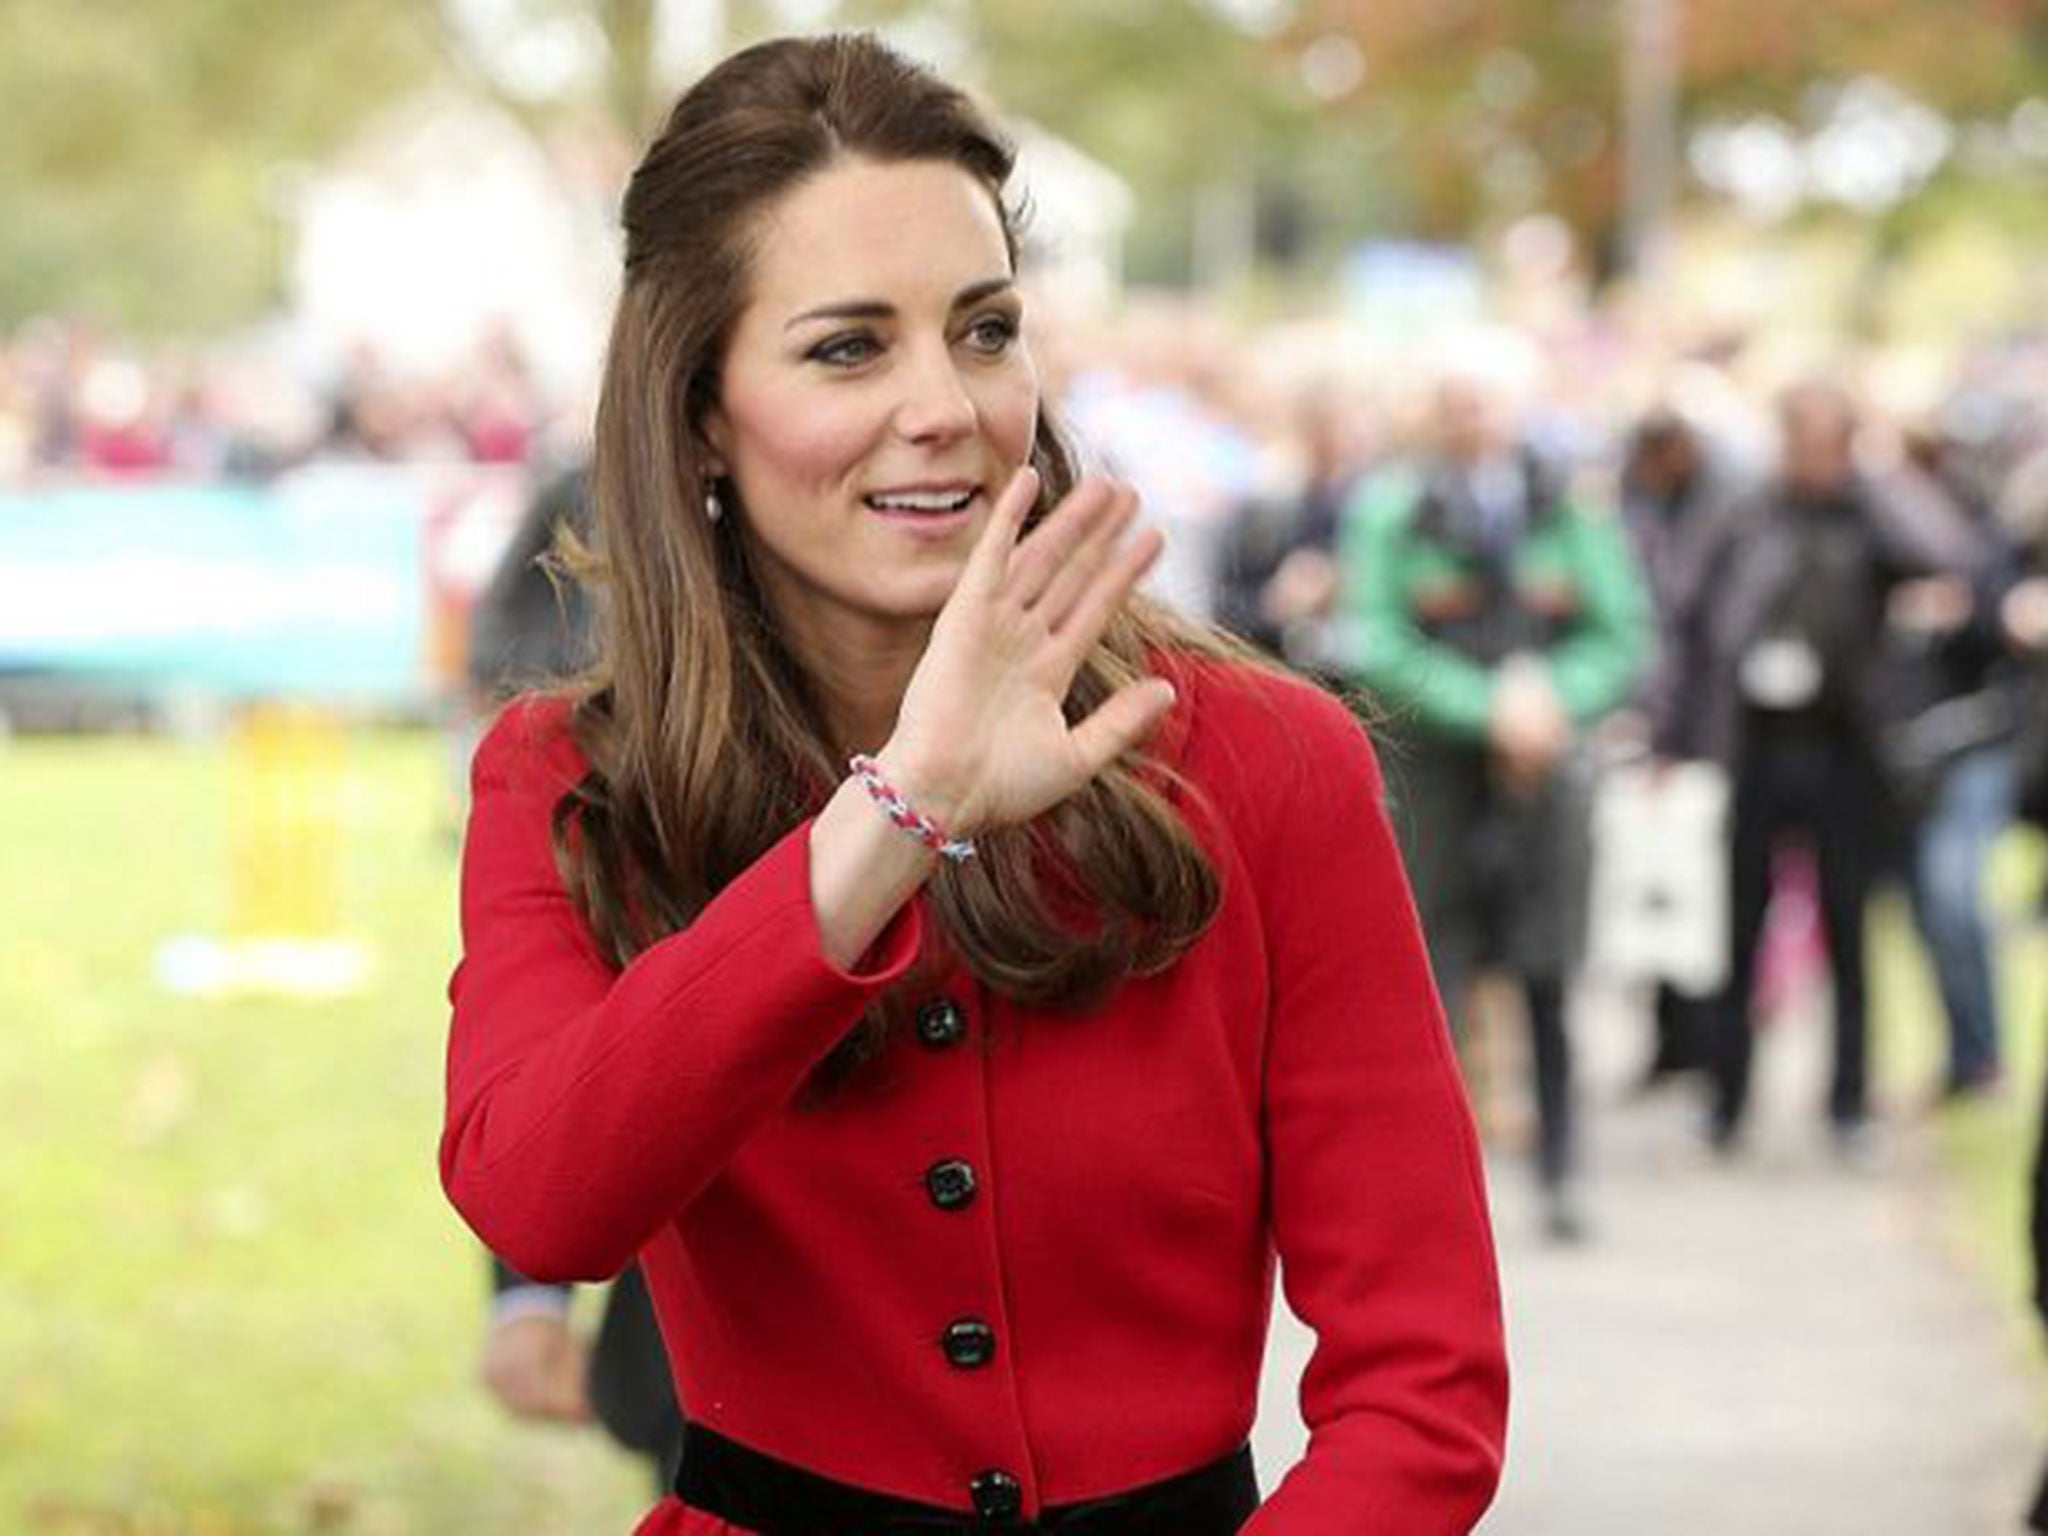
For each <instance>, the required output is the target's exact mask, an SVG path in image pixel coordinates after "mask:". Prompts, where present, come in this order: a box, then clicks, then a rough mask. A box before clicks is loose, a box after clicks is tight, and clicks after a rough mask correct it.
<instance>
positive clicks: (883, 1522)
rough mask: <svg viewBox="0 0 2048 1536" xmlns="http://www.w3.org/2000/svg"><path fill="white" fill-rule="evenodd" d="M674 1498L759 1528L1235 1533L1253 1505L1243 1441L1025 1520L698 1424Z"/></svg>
mask: <svg viewBox="0 0 2048 1536" xmlns="http://www.w3.org/2000/svg"><path fill="white" fill-rule="evenodd" d="M675 1492H676V1497H677V1498H679V1499H681V1500H682V1501H683V1502H684V1503H685V1504H688V1505H689V1506H690V1507H691V1508H693V1509H701V1510H703V1511H704V1512H705V1513H707V1514H713V1515H717V1516H718V1517H719V1518H720V1519H721V1520H730V1521H731V1522H732V1523H733V1524H734V1525H738V1526H743V1527H745V1528H746V1529H747V1530H750V1531H757V1532H759V1533H760V1536H952V1533H959V1536H969V1533H977V1532H1003V1533H1006V1536H1031V1533H1036V1532H1045V1533H1057V1536H1233V1533H1234V1532H1235V1531H1236V1530H1237V1528H1238V1527H1239V1526H1240V1525H1242V1524H1244V1522H1245V1521H1246V1520H1248V1519H1250V1518H1251V1514H1252V1511H1253V1510H1255V1509H1257V1508H1258V1507H1259V1485H1258V1482H1257V1480H1256V1478H1255V1477H1254V1476H1253V1473H1252V1452H1251V1447H1250V1446H1248V1445H1247V1446H1240V1447H1239V1448H1238V1449H1237V1450H1235V1451H1233V1452H1232V1453H1231V1454H1230V1455H1228V1456H1225V1457H1223V1458H1221V1459H1220V1460H1217V1461H1212V1462H1210V1463H1209V1464H1208V1465H1207V1466H1202V1467H1197V1468H1195V1469H1194V1470H1193V1471H1192V1472H1183V1473H1180V1474H1179V1475H1178V1476H1175V1477H1169V1478H1166V1479H1164V1480H1163V1481H1160V1482H1156V1483H1147V1484H1145V1485H1144V1486H1143V1487H1141V1488H1131V1489H1127V1490H1125V1491H1124V1492H1122V1493H1118V1494H1111V1495H1110V1496H1109V1497H1107V1498H1101V1499H1084V1500H1082V1501H1081V1502H1079V1503H1076V1504H1050V1505H1047V1506H1046V1507H1045V1508H1044V1509H1043V1510H1041V1511H1039V1515H1038V1518H1037V1519H1036V1520H1033V1521H1028V1522H1027V1521H1023V1520H1019V1519H1004V1518H999V1517H990V1516H984V1515H975V1514H969V1513H967V1512H966V1511H964V1510H957V1509H946V1508H944V1507H942V1506H940V1505H937V1504H920V1503H918V1502H917V1501H916V1500H915V1499H900V1498H897V1497H895V1496H894V1495H893V1494H887V1493H878V1492H876V1491H875V1490H874V1489H872V1488H860V1487H856V1486H855V1485H854V1484H852V1483H842V1482H837V1481H835V1480H834V1479H832V1478H829V1477H823V1476H821V1475H819V1474H818V1473H816V1472H811V1471H807V1470H806V1469H804V1468H803V1467H799V1466H796V1465H793V1464H792V1463H790V1462H786V1461H778V1460H776V1459H775V1458H774V1457H773V1456H769V1455H766V1454H764V1453H762V1452H760V1451H756V1450H753V1449H751V1448H750V1447H747V1446H744V1445H741V1444H739V1443H738V1442H737V1441H734V1440H728V1439H726V1438H725V1436H723V1435H721V1434H719V1433H718V1432H717V1431H716V1430H712V1429H706V1428H705V1427H704V1426H703V1425H701V1424H692V1425H690V1426H689V1427H688V1428H687V1429H686V1430H685V1431H684V1433H683V1460H682V1466H681V1468H680V1470H678V1471H677V1473H676V1480H675Z"/></svg>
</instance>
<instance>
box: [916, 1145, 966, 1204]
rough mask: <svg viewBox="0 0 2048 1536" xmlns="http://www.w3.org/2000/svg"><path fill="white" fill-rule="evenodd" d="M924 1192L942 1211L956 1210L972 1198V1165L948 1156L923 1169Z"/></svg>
mask: <svg viewBox="0 0 2048 1536" xmlns="http://www.w3.org/2000/svg"><path fill="white" fill-rule="evenodd" d="M924 1187H925V1192H926V1193H927V1194H929V1195H930V1196H931V1197H932V1204H933V1205H936V1206H937V1207H938V1208H939V1209H940V1210H942V1211H957V1210H959V1209H960V1207H961V1206H963V1205H965V1204H967V1203H968V1202H969V1201H970V1200H972V1199H973V1198H974V1188H975V1185H974V1165H973V1164H972V1163H965V1162H962V1161H961V1160H960V1159H959V1158H957V1157H949V1158H947V1159H946V1160H945V1161H944V1162H943V1163H933V1164H932V1165H931V1167H930V1168H928V1169H927V1170H925V1176H924Z"/></svg>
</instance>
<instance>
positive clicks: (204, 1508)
mask: <svg viewBox="0 0 2048 1536" xmlns="http://www.w3.org/2000/svg"><path fill="white" fill-rule="evenodd" d="M445 762H446V758H445V754H444V752H443V750H442V748H441V747H440V745H439V743H438V742H437V741H435V740H434V739H433V738H431V737H429V736H427V735H424V734H417V733H395V732H359V733H352V734H350V735H349V736H348V737H347V738H346V743H345V747H344V748H343V751H342V755H341V758H340V760H339V762H338V763H336V764H335V765H333V767H332V768H331V769H330V771H329V773H328V775H327V779H326V782H327V784H328V785H329V787H330V789H331V791H332V793H331V794H330V796H329V797H328V804H329V806H330V808H331V811H332V815H333V818H334V820H335V821H336V822H338V833H339V836H338V841H337V842H336V845H335V846H336V847H337V849H338V853H337V855H336V858H335V859H334V861H333V867H332V871H331V875H330V877H329V878H328V879H327V880H325V881H323V882H321V883H322V884H323V885H325V886H326V887H328V888H329V889H330V890H331V894H332V905H333V909H334V913H335V923H336V926H338V927H339V928H340V929H341V930H342V931H343V932H345V933H347V934H348V935H350V936H352V937H355V938H358V939H360V940H362V941H364V942H365V943H366V944H367V945H368V946H370V948H371V951H372V953H373V955H374V958H375V970H374V973H373V978H372V981H371V983H370V984H369V986H368V987H367V988H366V989H365V990H363V991H361V992H359V993H358V994H356V995H353V996H349V997H346V998H344V999H341V1000H336V1001H324V1002H306V1001H290V1000H283V999H278V998H274V997H273V998H240V999H234V1000H213V1001H208V1000H201V999H195V998H189V997H179V996H174V995H172V994H171V993H170V992H168V991H166V990H165V989H164V988H162V987H161V986H159V985H158V984H157V982H156V981H155V979H154V974H153V972H154V956H155V953H156V950H157V947H158V945H159V944H161V943H162V942H163V941H164V940H166V939H168V938H171V937H173V936H175V935H178V934H186V933H201V934H216V935H218V934H222V933H224V932H226V931H228V929H229V928H230V926H231V925H232V924H233V923H234V922H235V914H236V910H237V906H238V901H237V896H236V892H235V889H234V879H233V875H232V871H233V869H234V867H235V861H234V859H233V857H232V856H231V848H233V847H235V846H237V844H238V843H239V841H240V840H241V839H242V838H244V837H246V836H247V835H248V827H249V823H250V821H251V820H252V818H251V816H250V815H249V814H248V813H247V811H246V809H245V810H243V811H239V812H238V811H236V810H235V809H233V808H232V807H231V803H230V802H231V800H233V799H234V798H235V797H237V796H240V797H241V798H240V800H239V804H240V805H242V806H243V807H246V806H247V805H248V804H249V803H250V801H249V798H248V790H249V785H248V780H247V774H246V769H245V767H244V765H243V764H242V763H241V762H240V760H238V759H236V758H235V757H234V755H233V753H232V752H231V750H230V749H229V748H227V747H225V746H222V745H218V744H213V745H187V744H179V743H174V742H166V741H139V740H121V739H113V740H92V741H53V742H45V741H20V742H15V743H12V744H8V745H6V746H4V747H0V848H4V849H5V854H4V867H5V870H6V880H5V883H4V887H0V890H4V892H5V895H4V897H0V901H4V904H5V905H4V912H5V921H4V923H0V1018H4V1019H5V1021H6V1026H5V1028H4V1029H0V1126H4V1129H0V1530H5V1531H9V1532H14V1531H21V1532H25V1533H37V1536H40V1533H44V1532H62V1533H71V1532H78V1533H86V1532H92V1533H114V1532H136V1533H143V1532H149V1533H165V1536H169V1533H179V1532H193V1533H209V1536H231V1533H243V1532H259V1531H261V1532H270V1531H285V1532H289V1531H301V1530H306V1531H312V1530H319V1531H348V1532H365V1533H379V1536H383V1533H401V1532H420V1533H431V1536H452V1533H462V1532H471V1531H474V1532H491V1533H506V1532H509V1533H515V1536H518V1533H534V1536H539V1533H553V1532H569V1531H578V1532H581V1531H592V1530H619V1531H623V1530H626V1529H628V1528H629V1527H630V1524H631V1521H632V1518H633V1515H634V1512H635V1511H636V1510H637V1509H638V1508H639V1507H641V1506H643V1505H644V1504H645V1502H646V1499H645V1492H646V1484H645V1477H644V1473H643V1472H642V1471H641V1469H640V1467H639V1466H638V1464H636V1463H632V1462H629V1461H627V1460H625V1459H624V1458H622V1457H619V1456H617V1455H615V1454H614V1453H612V1452H611V1451H610V1450H609V1449H607V1448H606V1447H604V1446H603V1445H602V1444H601V1442H600V1441H599V1440H598V1438H597V1437H596V1436H595V1435H594V1434H588V1433H580V1432H575V1431H567V1432H564V1431H554V1430H543V1429H533V1428H527V1427H522V1426H516V1425H512V1424H510V1423H508V1422H507V1421H506V1420H505V1418H504V1417H503V1415H502V1414H500V1413H499V1412H498V1411H497V1410H496V1409H495V1407H494V1406H493V1405H492V1404H491V1403H490V1402H489V1401H488V1400H487V1399H486V1398H485V1397H484V1395H483V1393H482V1392H481V1390H480V1389H479V1388H478V1387H477V1386H476V1384H475V1379H474V1369H475V1361H476V1353H477V1346H478V1341H479V1338H480V1328H481V1320H482V1317H483V1309H484V1280H483V1272H482V1267H481V1258H480V1256H479V1252H478V1250H477V1249H476V1247H475V1245H474V1242H473V1240H472V1239H470V1238H469V1237H468V1235H467V1234H466V1233H465V1231H464V1230H463V1229H462V1227H461V1224H460V1222H459V1221H458V1220H457V1219H456V1217H455V1216H454V1215H453V1213H452V1212H451V1211H450V1210H449V1209H448V1207H447V1205H446V1203H445V1202H444V1200H443V1199H442V1196H441V1193H440V1190H439V1187H438V1185H437V1183H436V1181H435V1177H434V1163H433V1153H434V1142H435V1135H436V1132H437V1129H438V1123H439V1114H440V1094H441V1048H442V1038H443V1031H444V1028H445V1023H446V1015H445V1004H444V1000H443V987H444V984H445V981H446V977H447V973H448V968H449V965H450V962H451V960H452V958H453V954H454V947H455V934H454V866H455V856H454V847H453V841H452V833H451V828H450V819H449V813H448V809H447V807H448V804H449V797H448V789H447V782H448V781H447V777H446V770H445V766H444V765H445Z"/></svg>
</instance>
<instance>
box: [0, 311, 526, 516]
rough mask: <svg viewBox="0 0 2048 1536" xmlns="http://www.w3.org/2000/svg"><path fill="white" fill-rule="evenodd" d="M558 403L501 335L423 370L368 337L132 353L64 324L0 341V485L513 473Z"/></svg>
mask: <svg viewBox="0 0 2048 1536" xmlns="http://www.w3.org/2000/svg"><path fill="white" fill-rule="evenodd" d="M562 425H563V423H562V416H561V406H560V403H559V402H556V401H554V400H551V399H550V397H549V394H548V392H547V391H546V390H545V389H544V388H543V386H542V384H541V382H540V381H539V380H538V379H537V378H536V376H535V373H534V370H533V369H532V367H531V366H530V365H529V363H528V361H527V358H526V356H525V355H524V353H523V352H522V350H521V348H520V345H519V343H518V341H517V340H516V338H515V337H514V335H513V333H512V332H511V330H510V329H509V328H508V327H503V326H501V327H498V328H495V329H493V330H491V331H489V332H487V333H486V334H485V335H483V336H482V337H480V338H479V339H478V341H477V342H476V343H475V345H474V346H473V347H472V348H471V350H470V353H469V355H467V356H464V357H460V358H454V359H451V360H449V362H448V363H447V364H446V365H445V366H444V367H442V368H440V369H438V370H437V371H434V372H431V373H422V372H420V371H418V370H416V369H409V368H401V367H398V366H395V365H394V364H393V363H392V362H391V361H390V360H389V359H387V358H386V357H385V356H384V355H383V353H382V352H381V351H380V350H379V349H378V348H377V347H376V346H374V345H373V344H371V343H369V342H358V343H356V344H354V345H352V346H349V347H347V348H345V349H341V350H340V351H339V352H338V354H336V355H331V356H330V355H319V354H316V351H315V349H311V348H308V347H306V346H304V345H301V344H298V343H295V342H294V341H293V340H292V339H291V338H288V337H282V336H277V337H273V336H268V335H258V336H251V337H245V338H241V339H239V340H237V341H234V342H224V343H215V344H211V345H207V346H203V347H202V346H193V347H162V346H159V347H154V348H151V347H144V346H142V345H139V344H137V343H134V342H132V341H129V340H127V339H125V338H122V337H119V336H116V335H111V334H109V333H107V332H105V331H103V330H101V329H99V328H97V327H95V326H92V325H90V324H87V323H84V322H81V321H75V320H56V319H44V320H38V321H34V322H31V323H30V324H28V325H26V326H24V327H22V328H21V330H20V331H19V332H18V333H17V334H16V335H15V336H14V337H13V338H11V339H5V338H0V484H7V483H14V484H20V483H24V482H27V481H32V480H36V479H41V478H47V477H51V476H66V477H77V476H87V477H141V476H152V475H181V476H188V477H201V478H204V477H219V476H234V477H242V476H265V475H271V474H277V473H281V472H283V471H286V470H289V469H291V468H292V467H294V466H295V465H298V464H301V463H305V462H307V461H309V460H312V459H334V458H341V459H351V460H361V461H366V462H390V463H400V462H406V463H413V462H436V463H446V462H450V461H456V462H463V461H467V462H473V463H484V464H523V463H526V462H528V461H529V460H531V459H532V458H534V457H535V456H536V455H538V454H544V453H546V452H548V451H550V449H549V442H548V439H549V435H550V434H551V433H553V432H555V431H558V430H560V429H561V428H562Z"/></svg>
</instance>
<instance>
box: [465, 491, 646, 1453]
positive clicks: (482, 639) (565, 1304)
mask: <svg viewBox="0 0 2048 1536" xmlns="http://www.w3.org/2000/svg"><path fill="white" fill-rule="evenodd" d="M589 494H590V493H589V484H588V474H587V470H586V468H585V467H584V466H580V465H579V466H577V467H575V468H573V469H570V470H568V471H566V472H564V473H561V474H559V475H557V476H555V477H554V478H553V479H551V480H549V481H547V482H545V483H544V484H543V485H542V486H541V488H540V491H539V492H538V494H536V495H535V496H534V498H533V500H532V501H531V502H530V503H529V505H528V507H527V509H526V512H525V514H524V516H523V517H522V518H521V520H520V525H519V527H518V528H517V529H516V530H515V531H514V533H513V535H512V539H511V542H510V543H509V544H507V546H506V548H505V552H504V554H503V555H502V556H501V557H500V558H499V562H498V566H497V569H496V570H495V571H494V573H493V574H492V577H491V580H490V582H489V583H488V584H487V585H486V587H485V589H484V592H483V595H482V596H481V597H480V598H479V599H478V601H477V604H476V607H475V609H474V610H473V611H472V613H471V615H470V630H469V655H468V667H467V670H468V675H469V684H470V688H471V693H472V697H473V698H474V700H475V701H476V704H477V706H478V708H479V710H488V709H489V708H493V707H495V706H496V705H497V704H498V703H501V702H503V701H504V700H505V699H506V698H508V697H510V696H511V695H513V694H516V693H520V692H523V691H525V690H528V689H532V688H538V687H544V686H546V685H547V684H549V683H551V682H554V681H556V680H559V679H561V678H564V677H566V676H568V675H569V674H571V673H572V672H574V671H575V670H576V669H577V668H578V667H579V666H581V665H582V664H583V662H584V661H585V660H586V659H587V657H588V654H589V652H588V647H589V643H590V625H591V614H590V611H589V607H588V604H587V601H586V600H585V598H584V597H583V595H582V588H581V587H580V586H578V585H577V584H575V583H572V582H557V581H556V580H555V579H554V578H553V576H552V575H551V573H550V572H549V570H548V568H547V564H546V557H547V556H548V555H549V553H550V552H551V551H552V550H553V549H554V548H555V547H556V539H557V535H558V533H559V532H560V531H561V530H562V529H563V528H564V527H567V528H569V529H570V530H572V531H573V532H575V533H576V534H578V535H579V536H580V535H583V534H584V533H585V532H586V531H587V529H588V527H589ZM491 1292H492V1305H491V1316H490V1322H489V1324H488V1326H487V1328H486V1331H485V1335H484V1346H483V1358H482V1364H481V1374H482V1377H483V1381H484V1385H485V1386H486V1387H487V1388H488V1389H489V1390H490V1392H491V1395H492V1396H493V1397H495V1398H496V1399H497V1400H498V1401H499V1402H500V1403H501V1404H503V1405H504V1406H505V1407H506V1408H507V1409H508V1410H509V1411H511V1412H512V1413H514V1414H515V1415H517V1416H519V1417H521V1418H527V1419H536V1420H543V1421H553V1422H557V1423H584V1422H587V1421H589V1420H590V1419H592V1418H595V1419H596V1420H597V1421H598V1422H599V1423H600V1424H602V1425H603V1426H604V1428H605V1429H606V1430H607V1431H608V1432H609V1433H610V1435H611V1437H612V1438H613V1439H614V1440H615V1441H617V1442H618V1444H620V1445H621V1446H623V1447H624V1448H625V1449H627V1450H629V1451H633V1452H635V1453H636V1454H638V1455H641V1456H644V1457H646V1458H647V1459H648V1460H649V1461H650V1462H651V1463H652V1464H653V1469H654V1472H655V1477H656V1486H657V1487H660V1488H665V1487H667V1486H668V1483H669V1480H670V1479H671V1478H672V1477H673V1476H674V1473H675V1467H676V1461H677V1457H678V1454H679V1452H680V1450H681V1446H682V1428H683V1421H682V1414H681V1412H680V1410H679V1409H678V1408H677V1406H676V1398H675V1387H674V1385H673V1383H672V1381H671V1378H670V1373H669V1368H668V1359H667V1356H666V1355H665V1354H664V1353H663V1349H662V1340H661V1332H660V1330H659V1328H658V1327H657V1326H656V1324H655V1321H654V1309H653V1307H652V1306H651V1305H650V1304H649V1302H648V1299H647V1288H646V1286H645V1284H644V1283H643V1282H642V1281H641V1279H640V1273H639V1270H638V1269H637V1268H635V1269H628V1270H627V1271H626V1272H625V1273H624V1274H622V1275H620V1276H619V1278H618V1279H617V1280H616V1281H614V1282H613V1284H612V1286H611V1289H610V1291H609V1293H608V1294H607V1297H606V1300H605V1308H604V1314H603V1317H602V1319H601V1320H600V1322H599V1324H598V1328H597V1335H596V1338H595V1340H594V1342H591V1343H588V1344H586V1343H585V1342H584V1341H583V1340H582V1339H581V1338H580V1337H578V1336H577V1334H576V1332H575V1330H574V1329H573V1327H572V1326H571V1320H570V1311H571V1300H572V1292H571V1288H570V1287H568V1286H565V1285H541V1284H537V1283H535V1282H534V1281H531V1280H528V1279H527V1278H526V1277H525V1276H523V1275H521V1274H519V1273H518V1272H517V1271H516V1270H514V1269H512V1268H511V1267H510V1266H509V1265H507V1264H505V1263H504V1262H503V1261H502V1260H500V1259H498V1258H496V1257H495V1256H494V1257H493V1258H492V1260H491Z"/></svg>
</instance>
